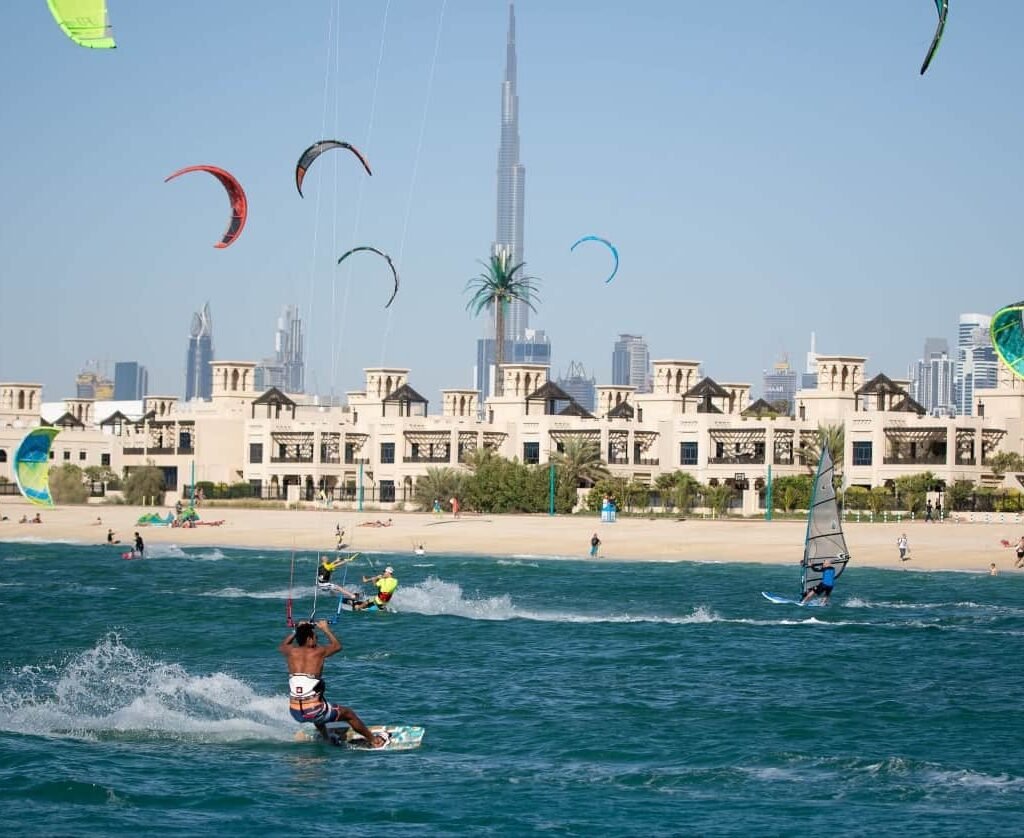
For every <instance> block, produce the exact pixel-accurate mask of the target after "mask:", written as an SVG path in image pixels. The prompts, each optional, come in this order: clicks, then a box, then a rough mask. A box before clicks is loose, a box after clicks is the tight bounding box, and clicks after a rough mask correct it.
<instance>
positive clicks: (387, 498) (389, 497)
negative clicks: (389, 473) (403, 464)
mask: <svg viewBox="0 0 1024 838" xmlns="http://www.w3.org/2000/svg"><path fill="white" fill-rule="evenodd" d="M383 445H390V446H391V447H392V449H394V444H393V443H390V442H385V443H383ZM393 453H394V452H393V451H392V454H393ZM380 502H381V503H394V502H395V481H394V480H381V481H380Z"/></svg>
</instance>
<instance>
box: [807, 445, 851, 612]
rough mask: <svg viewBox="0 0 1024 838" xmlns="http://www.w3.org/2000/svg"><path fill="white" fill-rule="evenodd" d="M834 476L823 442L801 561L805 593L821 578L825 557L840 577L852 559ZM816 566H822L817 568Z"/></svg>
mask: <svg viewBox="0 0 1024 838" xmlns="http://www.w3.org/2000/svg"><path fill="white" fill-rule="evenodd" d="M834 477H835V465H834V464H833V463H832V455H831V454H830V453H829V450H828V446H825V445H822V447H821V458H820V459H819V460H818V474H817V476H816V477H815V478H814V488H813V489H812V491H811V504H810V508H809V509H808V511H807V535H806V536H805V537H804V558H803V561H802V562H801V566H802V571H803V572H802V573H801V577H800V581H801V585H802V590H803V592H804V593H807V591H809V590H810V589H811V588H813V587H814V586H815V585H817V584H818V582H820V581H821V570H820V568H821V563H822V562H823V561H825V559H829V560H830V561H831V562H832V567H833V568H835V571H836V579H838V578H839V577H840V576H842V574H843V571H844V570H846V563H847V562H848V561H849V560H850V554H849V553H848V552H847V550H846V537H845V536H844V535H843V525H842V522H841V521H840V520H839V504H838V503H836V490H835V486H834V485H833V479H834ZM815 567H817V568H819V569H818V570H815Z"/></svg>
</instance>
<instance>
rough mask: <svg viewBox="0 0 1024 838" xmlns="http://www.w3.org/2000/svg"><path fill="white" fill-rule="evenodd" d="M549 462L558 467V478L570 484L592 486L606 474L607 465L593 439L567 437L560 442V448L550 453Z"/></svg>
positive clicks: (573, 485) (573, 486) (574, 488)
mask: <svg viewBox="0 0 1024 838" xmlns="http://www.w3.org/2000/svg"><path fill="white" fill-rule="evenodd" d="M551 462H553V463H554V464H555V468H557V469H558V476H559V479H561V480H562V481H564V482H565V483H567V484H568V485H570V486H572V488H573V491H575V490H576V488H577V487H580V486H582V487H587V486H593V485H594V484H595V483H596V482H597V481H598V480H600V479H601V478H602V477H607V476H608V467H607V466H606V465H605V464H604V461H603V460H602V459H601V448H600V446H599V445H598V444H597V443H596V442H593V441H590V440H585V439H580V438H579V437H569V438H568V439H566V440H565V442H564V443H563V444H562V450H561V451H559V452H557V453H554V454H552V455H551Z"/></svg>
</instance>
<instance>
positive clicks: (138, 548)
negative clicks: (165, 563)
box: [135, 530, 146, 559]
mask: <svg viewBox="0 0 1024 838" xmlns="http://www.w3.org/2000/svg"><path fill="white" fill-rule="evenodd" d="M135 552H136V553H138V554H139V558H140V559H141V558H142V557H143V555H144V554H145V552H146V545H145V543H143V541H142V536H141V535H139V533H138V530H136V531H135Z"/></svg>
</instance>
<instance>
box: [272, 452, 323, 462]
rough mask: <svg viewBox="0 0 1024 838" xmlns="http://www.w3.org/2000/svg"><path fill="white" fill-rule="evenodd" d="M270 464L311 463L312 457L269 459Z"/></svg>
mask: <svg viewBox="0 0 1024 838" xmlns="http://www.w3.org/2000/svg"><path fill="white" fill-rule="evenodd" d="M270 462H272V463H311V462H313V455H312V454H310V455H309V456H298V457H271V458H270Z"/></svg>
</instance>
